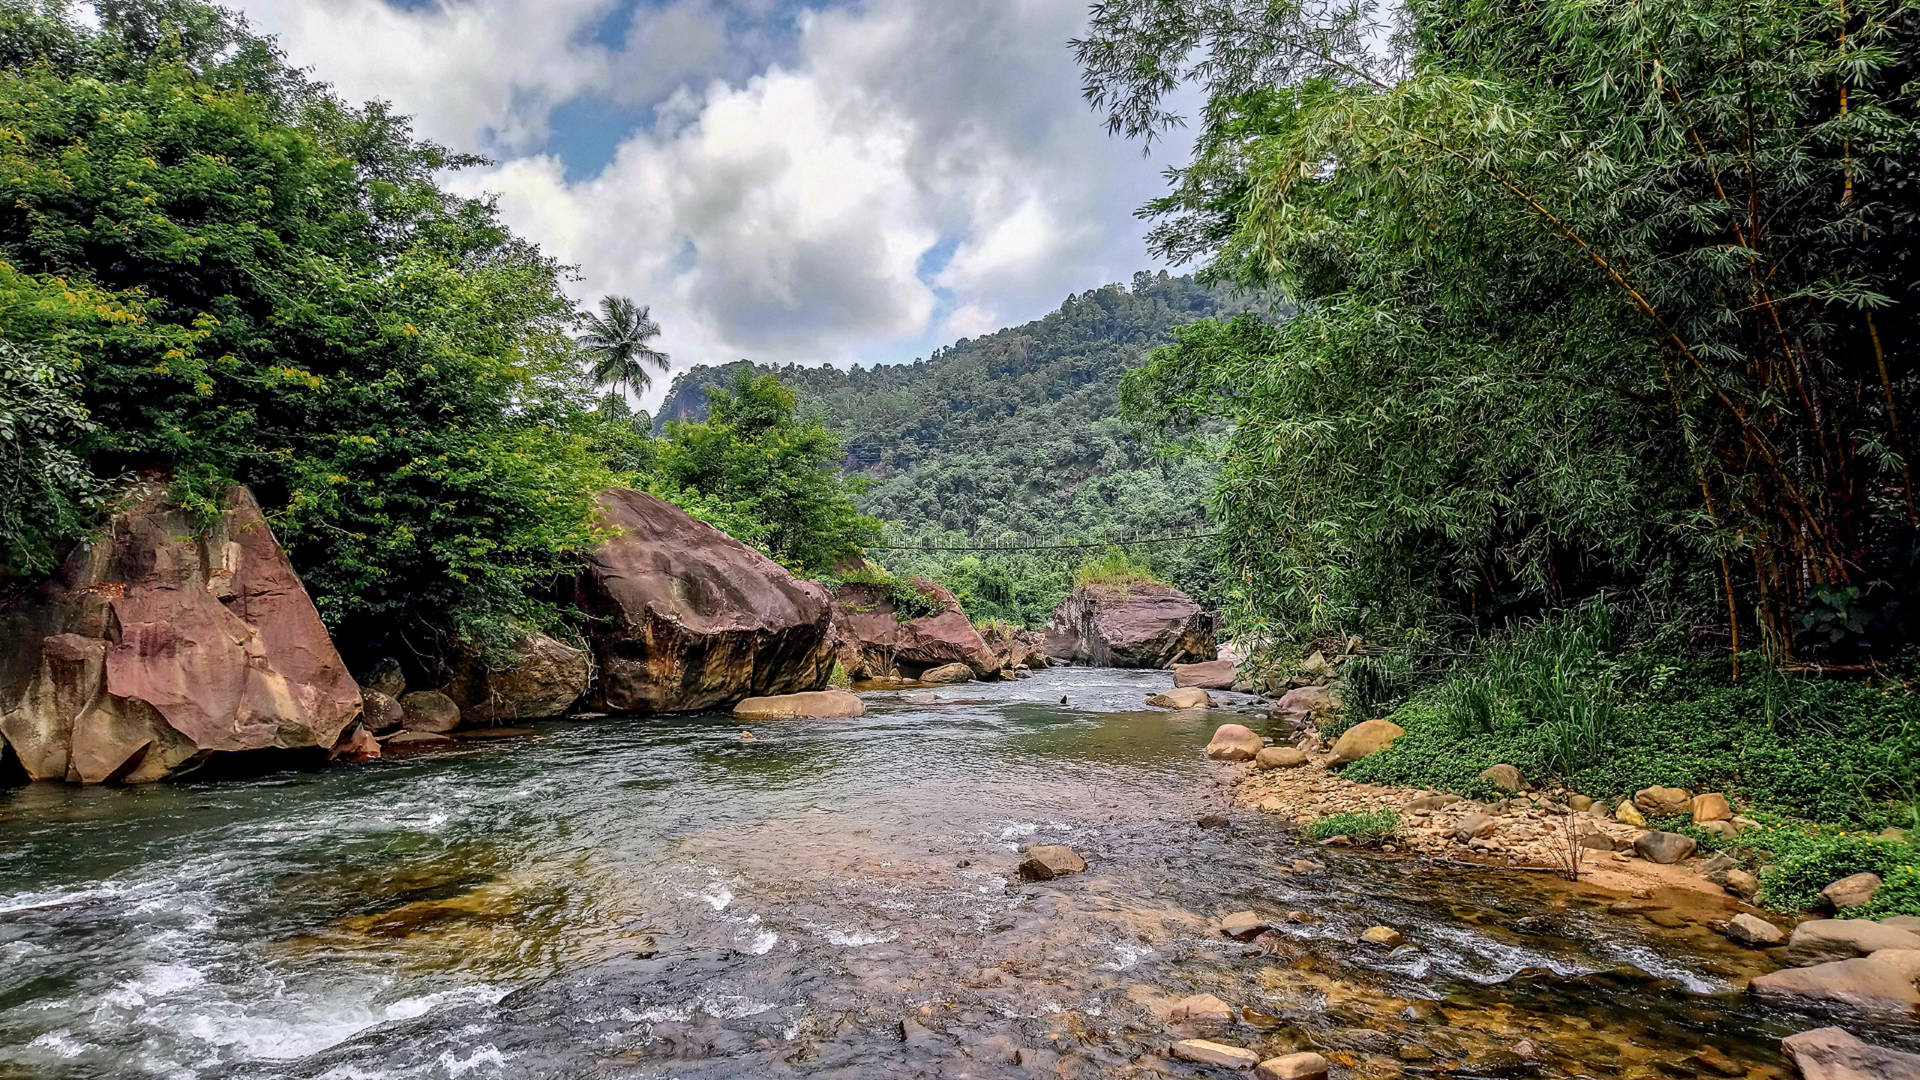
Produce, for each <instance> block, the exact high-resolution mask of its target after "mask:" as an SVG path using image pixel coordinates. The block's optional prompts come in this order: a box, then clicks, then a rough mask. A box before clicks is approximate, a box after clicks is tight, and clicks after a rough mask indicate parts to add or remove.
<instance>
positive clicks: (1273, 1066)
mask: <svg viewBox="0 0 1920 1080" xmlns="http://www.w3.org/2000/svg"><path fill="white" fill-rule="evenodd" d="M1328 1067H1329V1066H1328V1064H1327V1059H1326V1058H1324V1057H1321V1056H1320V1055H1319V1054H1315V1053H1312V1052H1310V1051H1309V1052H1306V1053H1300V1054H1282V1055H1281V1056H1279V1057H1276V1058H1268V1059H1267V1060H1265V1061H1263V1062H1261V1063H1260V1064H1259V1065H1257V1066H1255V1067H1254V1070H1253V1075H1255V1076H1257V1077H1259V1078H1260V1080H1326V1075H1327V1069H1328Z"/></svg>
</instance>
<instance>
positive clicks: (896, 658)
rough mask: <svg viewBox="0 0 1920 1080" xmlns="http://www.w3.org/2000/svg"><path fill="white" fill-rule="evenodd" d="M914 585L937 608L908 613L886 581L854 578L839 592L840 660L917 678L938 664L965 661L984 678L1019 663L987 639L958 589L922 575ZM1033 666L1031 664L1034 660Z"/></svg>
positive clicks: (860, 671)
mask: <svg viewBox="0 0 1920 1080" xmlns="http://www.w3.org/2000/svg"><path fill="white" fill-rule="evenodd" d="M911 587H912V588H913V590H914V591H915V592H916V593H919V594H920V596H921V597H923V598H924V599H925V601H926V603H927V604H928V606H930V607H933V608H936V609H937V610H935V612H934V613H933V614H931V615H921V616H918V617H913V618H906V619H902V618H901V617H900V615H901V612H900V611H899V609H898V607H897V606H896V605H895V603H894V601H893V598H892V597H890V596H889V595H887V589H886V588H885V587H884V586H880V585H873V584H868V583H866V582H859V581H849V582H847V583H845V584H843V585H841V586H840V589H839V591H838V592H837V593H836V594H835V595H834V598H833V636H834V647H835V649H836V651H837V656H838V659H839V661H840V666H841V667H843V668H845V669H846V670H847V674H849V675H851V676H853V677H854V678H856V679H878V678H888V677H894V676H899V677H904V678H909V679H917V678H920V677H921V676H922V675H924V674H925V673H926V672H928V671H931V670H933V669H935V668H943V667H948V666H950V665H953V664H965V665H966V666H967V668H968V670H969V671H970V672H971V673H972V674H973V675H974V676H975V677H978V678H986V677H989V676H992V675H997V674H999V673H1000V672H1001V671H1002V670H1004V669H1006V668H1009V667H1013V666H1017V665H1014V664H1011V663H1009V662H1007V661H1010V660H1011V659H1012V654H1013V652H1014V651H1015V650H1014V645H1013V642H1012V641H1011V640H1009V641H1008V642H1007V646H1008V648H1007V653H1006V655H1005V656H1004V657H1003V656H1001V655H1000V654H998V653H996V652H995V650H994V649H993V648H991V647H989V645H988V644H987V641H986V640H985V639H984V638H982V637H981V635H980V631H978V630H976V629H974V626H973V623H972V622H970V621H968V619H967V615H966V612H964V611H962V610H960V601H959V600H958V599H957V598H955V597H954V595H953V593H951V592H949V591H947V590H946V589H944V588H942V587H941V586H939V585H936V584H934V583H933V582H931V581H927V580H925V579H922V578H915V579H914V580H913V582H912V585H911ZM1028 666H1031V665H1028Z"/></svg>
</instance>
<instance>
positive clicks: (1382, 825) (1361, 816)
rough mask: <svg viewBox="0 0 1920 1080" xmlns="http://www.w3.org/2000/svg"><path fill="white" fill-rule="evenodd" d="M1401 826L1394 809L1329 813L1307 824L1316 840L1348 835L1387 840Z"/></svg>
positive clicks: (1358, 838) (1398, 816)
mask: <svg viewBox="0 0 1920 1080" xmlns="http://www.w3.org/2000/svg"><path fill="white" fill-rule="evenodd" d="M1399 827H1400V815H1399V814H1398V813H1395V812H1394V811H1392V810H1374V811H1367V812H1362V813H1352V812H1349V813H1344V814H1329V815H1327V816H1326V817H1323V818H1321V819H1320V820H1319V821H1316V822H1314V823H1313V824H1312V825H1309V826H1307V835H1308V836H1310V837H1312V838H1313V839H1315V840H1326V839H1328V838H1330V837H1334V836H1346V837H1351V838H1353V839H1355V840H1385V839H1387V838H1388V837H1390V836H1392V835H1393V834H1394V831H1395V830H1396V829H1398V828H1399Z"/></svg>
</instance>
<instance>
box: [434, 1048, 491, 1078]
mask: <svg viewBox="0 0 1920 1080" xmlns="http://www.w3.org/2000/svg"><path fill="white" fill-rule="evenodd" d="M439 1064H440V1067H441V1068H443V1069H445V1070H447V1075H448V1076H450V1077H456V1076H465V1075H466V1074H467V1073H470V1072H472V1071H473V1070H475V1069H477V1068H479V1067H481V1066H482V1065H492V1066H494V1067H495V1068H499V1069H505V1068H506V1067H507V1059H506V1058H505V1057H504V1056H502V1055H501V1053H500V1051H499V1050H498V1049H497V1048H495V1047H494V1046H492V1045H491V1044H489V1045H487V1046H483V1047H481V1048H479V1049H478V1050H475V1051H474V1052H473V1055H472V1056H471V1057H468V1058H465V1059H461V1058H457V1057H455V1056H454V1055H453V1051H451V1050H448V1051H446V1052H445V1053H443V1054H441V1055H440V1062H439Z"/></svg>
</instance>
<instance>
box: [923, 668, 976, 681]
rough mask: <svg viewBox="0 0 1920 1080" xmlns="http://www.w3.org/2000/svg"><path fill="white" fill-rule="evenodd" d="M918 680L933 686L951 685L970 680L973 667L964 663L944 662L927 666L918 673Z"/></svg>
mask: <svg viewBox="0 0 1920 1080" xmlns="http://www.w3.org/2000/svg"><path fill="white" fill-rule="evenodd" d="M920 681H921V682H923V683H932V684H934V685H935V686H951V685H952V684H954V683H963V682H972V681H973V669H972V668H971V667H969V666H967V665H966V664H945V665H943V666H941V667H937V668H929V669H927V670H926V671H923V672H921V673H920Z"/></svg>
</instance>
